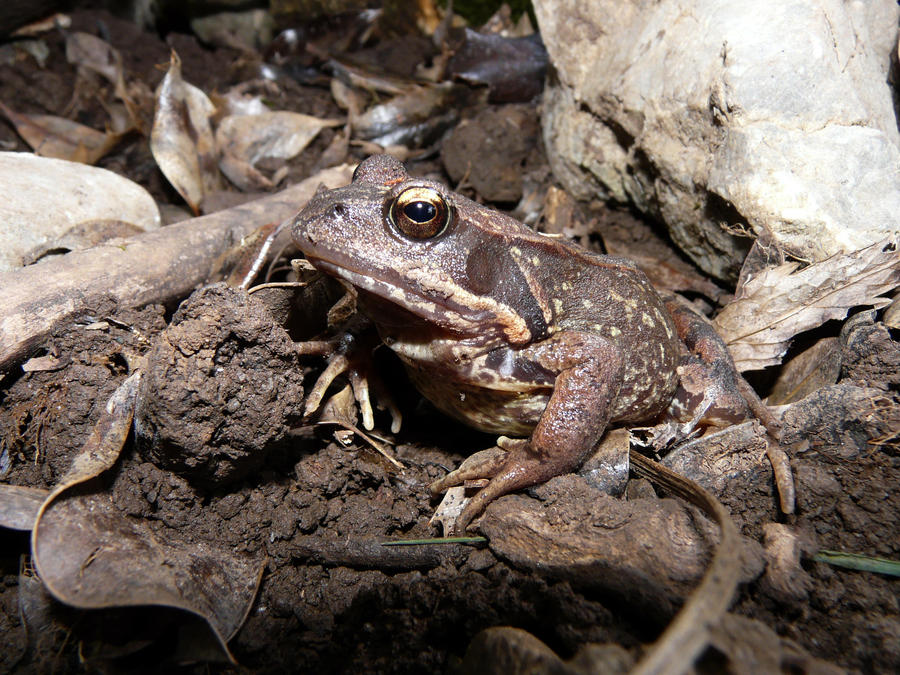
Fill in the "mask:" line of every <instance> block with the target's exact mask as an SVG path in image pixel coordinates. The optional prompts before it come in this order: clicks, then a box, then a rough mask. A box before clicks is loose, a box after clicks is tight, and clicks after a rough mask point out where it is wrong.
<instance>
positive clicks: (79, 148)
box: [0, 103, 122, 164]
mask: <svg viewBox="0 0 900 675" xmlns="http://www.w3.org/2000/svg"><path fill="white" fill-rule="evenodd" d="M0 112H2V113H3V114H4V115H5V116H6V118H7V119H8V120H9V121H10V123H11V124H12V125H13V126H15V127H16V131H17V132H18V133H19V135H20V136H21V137H22V138H23V139H24V140H25V142H26V143H28V145H29V146H31V148H32V149H33V150H34V152H35V154H37V155H40V156H41V157H54V158H56V159H67V160H69V161H71V162H79V163H81V164H94V163H95V162H96V161H97V160H99V159H100V158H101V157H103V156H104V155H105V154H106V153H108V152H109V151H110V150H112V149H113V148H114V147H115V146H116V145H117V144H118V142H119V141H120V140H121V139H122V134H116V133H112V132H106V133H103V132H102V131H97V130H96V129H91V128H90V127H86V126H84V125H83V124H78V123H77V122H73V121H72V120H68V119H66V118H64V117H57V116H55V115H20V114H19V113H17V112H15V111H13V110H10V109H9V108H7V107H6V106H5V105H4V104H3V103H0Z"/></svg>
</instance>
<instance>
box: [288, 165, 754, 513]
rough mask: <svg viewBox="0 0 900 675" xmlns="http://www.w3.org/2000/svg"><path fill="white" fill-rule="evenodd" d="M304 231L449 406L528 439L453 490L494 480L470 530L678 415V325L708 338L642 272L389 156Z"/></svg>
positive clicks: (299, 228) (434, 397)
mask: <svg viewBox="0 0 900 675" xmlns="http://www.w3.org/2000/svg"><path fill="white" fill-rule="evenodd" d="M292 234H293V238H294V241H295V242H296V244H297V245H298V246H299V247H300V249H301V250H302V251H303V253H304V254H305V255H306V257H307V259H308V260H309V262H310V263H312V264H313V265H314V266H315V267H317V268H319V269H321V270H322V271H324V272H326V273H328V274H331V275H333V276H335V277H338V278H339V279H342V280H344V281H345V282H348V283H349V284H352V285H353V286H354V287H356V289H358V304H359V307H360V308H361V309H362V311H363V312H364V313H365V314H367V315H368V316H369V317H370V318H371V319H372V321H373V322H374V323H375V325H376V326H377V328H378V332H379V335H380V337H381V340H382V341H383V342H384V344H386V345H387V346H388V347H390V348H391V349H392V350H393V351H394V352H396V353H397V355H398V356H399V357H400V358H401V359H402V361H403V362H404V364H405V365H406V367H407V369H408V371H409V374H410V377H411V379H412V381H413V382H414V384H415V385H416V387H417V388H418V389H419V390H420V391H421V393H422V394H423V395H424V396H425V397H426V398H428V399H429V400H430V401H431V402H432V403H434V405H435V406H437V407H438V408H439V409H441V410H442V411H444V412H445V413H447V414H449V415H451V416H453V417H455V418H457V419H459V420H461V421H462V422H464V423H466V424H469V425H471V426H473V427H476V428H478V429H481V430H483V431H487V432H492V433H497V434H509V435H513V436H519V437H522V438H520V439H519V440H511V439H508V438H501V439H500V441H499V442H498V445H500V446H501V447H503V448H504V449H506V450H507V453H506V455H505V456H504V457H502V459H500V460H499V461H498V460H494V461H492V462H490V463H488V464H484V465H482V466H479V467H478V468H477V469H475V470H473V471H465V472H460V471H457V472H454V473H453V474H451V475H450V477H449V478H447V479H444V480H442V481H439V486H440V488H442V489H444V488H447V487H449V486H450V485H452V484H459V483H461V482H463V481H465V480H470V479H473V478H479V477H480V478H490V482H489V483H488V484H487V486H486V487H484V488H483V489H482V490H481V491H480V492H479V493H478V494H477V495H476V496H475V497H474V498H473V499H472V500H471V501H470V502H469V504H468V505H467V506H466V508H465V510H464V511H463V513H462V514H461V516H460V518H459V520H458V521H457V528H458V529H459V530H464V529H465V528H466V526H467V525H468V524H469V523H470V522H471V521H472V519H473V518H474V517H476V516H477V515H478V514H480V513H481V511H482V510H483V509H484V507H485V506H486V505H487V504H488V503H489V502H490V501H492V500H493V499H495V498H497V497H499V496H501V495H503V494H506V493H508V492H511V491H514V490H518V489H521V488H524V487H528V486H531V485H535V484H537V483H541V482H543V481H546V480H548V479H549V478H551V477H553V476H557V475H560V474H563V473H566V472H569V471H571V470H572V469H574V468H576V467H577V466H578V465H579V464H580V463H581V462H582V461H583V460H584V459H585V457H586V455H587V454H588V453H590V451H591V450H592V448H593V447H594V445H595V444H596V443H597V441H598V440H599V439H600V437H601V436H602V435H603V433H604V431H605V430H606V428H607V426H608V425H609V424H610V423H611V422H620V421H621V422H641V421H648V420H652V419H654V418H656V417H657V416H659V415H660V414H661V413H663V412H664V411H665V410H666V409H667V407H669V405H670V403H671V402H672V400H673V397H674V395H675V392H676V388H677V386H678V384H679V376H678V371H677V369H678V366H679V364H680V363H681V362H682V358H683V356H684V345H683V343H682V342H681V340H679V336H678V334H677V332H678V331H677V329H676V326H678V328H683V332H685V333H690V332H691V331H693V332H694V333H696V332H697V329H696V326H694V325H693V324H692V323H691V322H689V321H685V320H684V315H682V314H680V313H679V312H676V315H675V319H673V316H672V314H671V313H670V311H668V310H667V308H666V303H664V301H663V300H662V299H661V297H660V295H659V294H658V293H657V292H656V291H655V290H654V289H653V288H652V287H651V285H650V283H649V281H648V280H647V277H646V276H645V275H644V273H643V272H641V271H640V270H639V269H638V268H637V267H636V266H635V265H634V263H632V262H630V261H628V260H626V259H624V258H618V257H611V256H604V255H597V254H593V253H590V252H588V251H586V250H584V249H582V248H580V247H578V246H576V245H574V244H571V243H568V242H565V241H562V240H559V239H556V238H551V237H547V236H544V235H541V234H538V233H535V232H534V231H532V230H530V229H529V228H528V227H526V226H525V225H523V224H521V223H519V222H518V221H516V220H514V219H512V218H510V217H508V216H506V215H503V214H501V213H498V212H496V211H493V210H491V209H488V208H486V207H484V206H481V205H479V204H477V203H475V202H473V201H471V200H469V199H466V198H465V197H463V196H461V195H459V194H456V193H454V192H452V191H450V190H449V189H447V188H446V187H445V186H443V185H441V184H440V183H436V182H433V181H428V180H423V179H419V178H411V177H410V176H409V175H408V174H407V172H406V170H405V169H404V167H403V166H402V164H400V163H399V162H398V161H396V160H395V159H393V158H391V157H389V156H386V155H376V156H373V157H370V158H368V159H367V160H365V161H364V162H362V163H361V164H360V165H359V167H358V168H357V169H356V172H355V174H354V176H353V182H352V183H351V184H350V185H348V186H346V187H343V188H338V189H335V190H327V191H321V192H320V193H319V194H317V195H316V196H315V197H314V198H313V199H312V200H311V201H310V202H309V204H308V205H307V206H306V208H304V209H303V210H302V211H301V213H300V214H299V215H298V216H297V217H296V218H295V220H294V222H293V224H292ZM700 333H702V337H703V338H704V339H705V338H707V337H708V336H709V334H710V331H706V332H704V331H703V330H702V329H701V331H700ZM712 335H713V336H714V333H713V334H712ZM693 339H694V341H695V342H697V341H698V340H699V341H702V340H700V338H698V336H697V334H695V335H694V336H693ZM714 341H715V340H713V342H714ZM719 344H720V345H721V350H720V351H721V352H724V353H725V354H726V360H727V361H728V362H729V363H730V359H727V352H726V351H725V348H724V345H722V344H721V341H719ZM707 349H708V345H707ZM713 351H715V346H714V349H713ZM716 357H721V353H718V352H717V354H716ZM726 369H727V368H726ZM731 372H732V373H733V372H734V370H733V366H731ZM738 398H740V397H738Z"/></svg>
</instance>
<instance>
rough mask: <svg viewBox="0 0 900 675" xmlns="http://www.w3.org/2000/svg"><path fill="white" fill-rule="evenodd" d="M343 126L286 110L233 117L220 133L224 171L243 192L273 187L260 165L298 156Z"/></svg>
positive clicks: (337, 121)
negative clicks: (331, 129)
mask: <svg viewBox="0 0 900 675" xmlns="http://www.w3.org/2000/svg"><path fill="white" fill-rule="evenodd" d="M341 124H343V122H342V121H341V120H329V119H319V118H318V117H312V116H311V115H303V114H301V113H295V112H289V111H286V110H280V111H275V112H265V113H261V114H259V115H231V116H229V117H226V118H225V119H223V120H222V122H221V123H220V124H219V128H218V129H217V130H216V142H217V144H218V147H219V149H220V151H221V152H222V162H221V164H220V168H221V169H222V172H223V173H224V174H225V175H226V176H228V179H229V180H230V181H231V182H232V183H234V184H235V185H237V186H238V187H239V188H241V189H242V190H252V189H258V188H266V187H271V185H272V181H269V179H268V178H266V177H265V176H263V175H262V174H261V173H260V172H259V171H258V170H257V169H256V164H257V162H259V161H261V160H264V159H290V158H291V157H295V156H296V155H298V154H300V152H302V150H303V149H304V148H305V147H306V146H307V145H309V143H310V141H312V139H314V138H315V137H316V135H317V134H318V133H319V132H320V131H321V130H322V129H324V128H326V127H336V126H340V125H341ZM276 182H277V181H276Z"/></svg>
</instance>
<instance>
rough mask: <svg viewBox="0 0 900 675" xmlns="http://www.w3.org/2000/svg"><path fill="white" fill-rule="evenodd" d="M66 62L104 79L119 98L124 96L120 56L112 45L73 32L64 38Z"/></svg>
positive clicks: (88, 35)
mask: <svg viewBox="0 0 900 675" xmlns="http://www.w3.org/2000/svg"><path fill="white" fill-rule="evenodd" d="M66 60H68V62H69V63H71V64H73V65H75V66H78V67H79V68H86V69H87V70H90V71H93V72H95V73H98V74H100V75H102V76H103V77H105V78H106V79H107V80H109V82H110V84H112V85H113V86H114V87H115V94H116V96H118V97H119V98H122V96H123V95H124V94H125V77H124V74H123V69H122V55H121V54H120V53H119V52H118V50H117V49H115V48H114V47H113V46H112V45H110V44H109V43H108V42H105V41H104V40H101V39H100V38H98V37H96V36H94V35H91V34H90V33H82V32H80V31H75V32H74V33H69V34H68V35H67V36H66Z"/></svg>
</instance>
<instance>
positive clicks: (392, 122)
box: [351, 82, 479, 147]
mask: <svg viewBox="0 0 900 675" xmlns="http://www.w3.org/2000/svg"><path fill="white" fill-rule="evenodd" d="M478 95H479V94H477V93H476V94H474V95H473V94H472V93H471V92H470V90H469V89H468V88H467V87H464V86H461V85H458V84H454V83H452V82H442V83H441V84H436V85H421V86H417V87H414V88H411V89H409V90H407V91H405V92H404V93H402V94H401V95H399V96H395V97H394V98H392V99H391V100H389V101H386V102H384V103H379V104H378V105H374V106H372V107H371V108H369V109H368V110H367V111H366V112H365V113H363V114H362V115H359V116H358V117H355V118H354V119H352V120H351V123H352V125H353V131H354V134H355V136H357V137H359V138H361V139H363V140H369V141H374V142H375V143H378V144H379V145H381V146H388V145H408V146H411V147H420V146H422V145H426V144H427V143H429V142H431V141H433V140H435V139H437V138H439V137H440V135H441V134H442V133H443V132H444V131H446V130H447V129H448V128H449V127H451V126H452V125H453V124H454V123H455V122H456V120H457V119H459V109H460V107H461V106H462V105H464V103H463V102H464V101H466V99H468V98H471V97H473V96H474V97H477V96H478Z"/></svg>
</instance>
